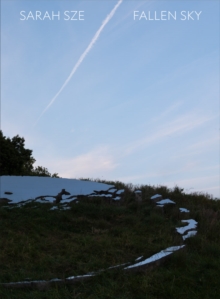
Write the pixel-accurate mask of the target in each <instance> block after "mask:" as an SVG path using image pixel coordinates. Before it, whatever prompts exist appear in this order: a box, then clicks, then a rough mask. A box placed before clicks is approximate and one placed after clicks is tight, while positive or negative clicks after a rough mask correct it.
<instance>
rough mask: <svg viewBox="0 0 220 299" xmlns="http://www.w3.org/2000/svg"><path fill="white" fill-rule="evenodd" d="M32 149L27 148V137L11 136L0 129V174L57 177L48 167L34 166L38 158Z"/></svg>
mask: <svg viewBox="0 0 220 299" xmlns="http://www.w3.org/2000/svg"><path fill="white" fill-rule="evenodd" d="M32 152H33V151H32V150H30V149H26V148H25V139H24V138H23V137H20V136H19V135H16V136H14V137H13V138H11V139H10V138H9V137H6V136H4V135H3V132H2V130H0V175H19V176H20V175H22V176H24V175H25V176H46V177H56V178H58V177H59V176H58V174H57V173H54V174H51V173H50V172H49V171H48V169H47V168H46V167H43V166H37V167H34V165H33V164H34V163H35V162H36V160H35V159H34V157H33V156H32Z"/></svg>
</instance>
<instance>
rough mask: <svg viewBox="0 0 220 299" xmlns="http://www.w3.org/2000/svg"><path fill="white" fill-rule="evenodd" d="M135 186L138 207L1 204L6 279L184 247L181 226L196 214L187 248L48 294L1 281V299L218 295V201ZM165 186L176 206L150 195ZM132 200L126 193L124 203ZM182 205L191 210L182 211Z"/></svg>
mask: <svg viewBox="0 0 220 299" xmlns="http://www.w3.org/2000/svg"><path fill="white" fill-rule="evenodd" d="M103 182H105V183H107V182H106V181H103ZM118 183H119V182H118ZM121 184H122V185H123V183H121ZM125 187H126V186H125ZM127 188H128V189H129V187H128V185H127ZM130 188H131V189H137V188H140V189H141V190H142V194H143V203H142V205H141V206H140V208H139V209H136V210H135V209H130V207H129V205H130V203H129V204H128V205H127V204H125V205H123V206H115V207H113V206H109V205H99V204H94V203H87V202H79V203H78V204H75V203H72V204H70V209H69V210H66V211H65V210H53V211H50V208H51V205H50V204H45V203H44V204H39V203H33V202H32V203H29V204H27V205H26V206H24V207H20V208H13V209H11V208H8V209H7V208H5V207H0V235H1V239H0V252H1V256H0V268H1V271H0V282H9V281H23V280H24V279H27V278H29V279H30V280H37V279H46V280H48V279H51V278H65V277H68V276H70V275H71V276H72V275H81V274H82V275H83V274H86V273H88V272H90V271H93V270H94V271H96V270H99V269H106V268H107V267H109V266H114V265H118V264H121V263H123V262H127V261H134V259H136V258H137V257H139V256H142V255H144V257H146V258H147V257H149V256H151V255H152V254H154V253H156V252H159V251H160V250H161V249H164V248H166V247H167V246H170V245H171V246H175V245H180V244H181V242H182V238H181V236H179V235H178V234H177V233H176V231H175V227H177V226H180V225H181V219H189V218H192V219H195V220H196V221H198V234H197V235H196V236H195V237H193V238H189V239H187V240H186V241H185V242H184V243H185V244H186V248H185V249H184V250H183V251H180V252H176V253H174V254H173V255H172V256H170V258H169V259H168V260H167V261H166V262H165V263H164V264H162V265H160V266H159V267H157V268H155V269H151V270H149V271H147V270H146V272H145V271H143V272H140V273H133V272H131V273H125V271H121V270H120V269H117V268H116V269H112V270H111V271H106V272H105V271H103V272H101V273H100V274H99V275H97V276H94V277H92V278H91V279H90V280H88V281H86V282H78V283H76V284H75V285H73V286H72V285H66V286H62V287H57V286H55V287H52V288H50V289H47V290H45V291H44V292H42V291H41V290H34V289H27V290H25V289H21V290H18V289H5V288H3V287H1V286H0V298H4V299H13V298H15V299H19V298H22V299H29V298H34V299H40V298H42V299H43V298H44V299H47V298H48V299H49V298H57V299H59V298H60V299H61V298H71V299H72V298H77V299H83V298H90V299H99V298H100V299H103V298H104V299H105V298H106V299H107V298H109V299H110V298H117V299H125V298H126V299H133V298H140V299H160V298H161V299H162V298H163V299H176V298H178V299H187V298H189V299H200V298H204V299H217V298H220V288H219V285H220V276H219V272H220V254H219V252H220V238H219V230H220V201H219V200H210V197H209V196H208V195H205V194H201V193H194V194H184V193H183V192H182V191H183V190H182V189H181V188H178V187H175V188H174V189H173V190H171V189H169V188H166V187H165V186H156V187H154V186H147V185H142V186H130ZM159 190H161V191H163V192H164V193H165V194H166V195H167V196H169V198H170V199H171V200H174V198H175V202H176V205H175V207H173V208H172V209H164V212H163V213H161V211H158V210H157V209H155V206H154V205H153V204H152V201H151V200H150V197H151V196H152V195H154V194H156V193H159ZM130 192H131V190H130ZM127 196H129V193H128V190H127V193H126V197H127ZM129 201H130V200H127V198H126V200H125V203H126V202H129ZM61 207H62V204H60V208H61ZM180 207H184V208H187V209H189V210H190V213H189V214H188V213H187V214H185V213H180V212H179V208H180Z"/></svg>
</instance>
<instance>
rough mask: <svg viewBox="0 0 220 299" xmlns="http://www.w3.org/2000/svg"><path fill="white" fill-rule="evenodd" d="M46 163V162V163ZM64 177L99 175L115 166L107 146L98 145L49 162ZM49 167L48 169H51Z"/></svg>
mask: <svg viewBox="0 0 220 299" xmlns="http://www.w3.org/2000/svg"><path fill="white" fill-rule="evenodd" d="M47 164H48V163H47ZM49 164H50V165H51V167H52V166H53V168H54V169H57V172H58V173H59V175H60V176H61V177H64V178H79V177H85V178H88V177H93V178H94V177H95V178H97V177H101V176H103V175H104V174H106V173H109V172H110V171H112V170H113V169H115V168H116V167H117V164H116V163H115V161H114V158H113V156H112V155H111V154H110V151H109V149H108V148H107V147H99V148H96V149H94V150H92V151H90V152H88V153H85V154H82V155H79V156H76V157H75V158H73V159H62V158H61V159H59V162H57V161H53V162H49ZM51 167H50V168H49V169H51Z"/></svg>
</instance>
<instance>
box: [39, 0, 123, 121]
mask: <svg viewBox="0 0 220 299" xmlns="http://www.w3.org/2000/svg"><path fill="white" fill-rule="evenodd" d="M122 1H123V0H119V1H118V3H117V4H116V5H115V7H114V8H113V9H112V11H111V12H110V14H108V15H107V17H106V18H105V20H104V21H103V22H102V25H101V26H100V28H99V29H98V31H97V32H96V34H95V35H94V37H93V38H92V40H91V42H90V44H89V45H88V47H87V48H86V50H85V51H84V52H83V53H82V55H81V56H80V58H79V60H78V61H77V63H76V64H75V66H74V68H73V70H72V72H71V73H70V75H69V77H68V78H67V79H66V81H65V82H64V83H63V85H62V87H61V88H60V90H59V91H58V93H57V94H56V95H55V96H54V97H53V98H52V100H51V101H50V103H49V104H48V105H47V107H46V108H45V109H44V110H43V112H42V113H41V115H40V116H39V118H38V119H37V121H36V123H35V125H36V124H37V123H38V121H39V119H40V118H41V116H42V115H43V114H44V113H45V112H46V111H47V110H48V109H49V108H50V106H51V105H52V104H53V102H54V101H55V100H56V98H57V97H58V96H59V94H60V93H61V92H62V90H63V89H64V88H65V86H66V85H67V84H68V83H69V81H70V79H71V78H72V76H73V75H74V74H75V72H76V70H77V69H78V67H79V66H80V64H81V63H82V62H83V60H84V58H85V57H86V55H87V54H88V53H89V51H90V50H91V49H92V47H93V45H94V44H95V42H96V41H97V39H98V38H99V35H100V34H101V32H102V30H103V29H104V27H105V26H106V25H107V24H108V22H109V21H110V20H111V18H112V17H113V16H114V14H115V12H116V10H117V8H118V7H119V5H120V4H121V3H122Z"/></svg>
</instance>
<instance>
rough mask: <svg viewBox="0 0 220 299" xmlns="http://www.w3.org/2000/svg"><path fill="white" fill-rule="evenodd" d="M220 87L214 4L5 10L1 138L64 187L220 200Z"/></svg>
mask: <svg viewBox="0 0 220 299" xmlns="http://www.w3.org/2000/svg"><path fill="white" fill-rule="evenodd" d="M116 5H118V6H116ZM21 11H23V13H22V15H23V16H22V15H21ZM36 11H38V12H40V13H41V18H42V20H40V19H39V18H38V19H37V20H36ZM65 11H69V12H70V13H68V15H69V16H70V17H72V16H73V14H75V13H71V11H77V12H78V13H76V14H75V16H74V18H79V11H83V13H82V14H83V17H82V18H83V20H72V21H71V20H64V17H65V15H64V12H65ZM134 11H136V15H138V17H136V18H135V19H134ZM30 12H31V14H29V13H30ZM46 12H47V13H48V15H49V17H45V18H44V19H43V16H44V15H45V13H46ZM52 12H54V14H60V19H59V20H58V17H54V19H52ZM110 12H112V16H111V18H109V19H108V17H107V16H108V15H109V14H110ZM143 12H144V13H145V15H146V18H147V19H145V18H144V17H142V18H141V19H140V16H141V14H142V13H143ZM155 12H156V16H155ZM169 12H170V13H172V14H173V15H174V14H176V19H174V18H172V17H170V19H168V13H169ZM181 12H182V14H183V15H187V12H190V13H191V15H190V16H191V18H189V20H181ZM195 12H197V13H199V12H201V13H200V15H199V17H197V15H196V13H195ZM66 14H67V13H66ZM149 14H150V17H149ZM28 15H29V16H30V17H29V18H28ZM31 15H32V16H33V17H31ZM162 15H163V16H162ZM183 15H182V18H183ZM142 16H143V14H142ZM66 18H67V17H66ZM106 18H107V19H106ZM149 18H151V19H152V20H149ZM162 18H163V20H162ZM21 19H24V20H21ZM33 19H34V20H33ZM155 19H159V20H155ZM104 20H105V21H106V24H105V26H104V27H103V28H101V26H102V25H103V21H104ZM100 28H101V29H100ZM100 30H101V31H100ZM97 32H99V35H98V37H97V36H96V34H97ZM91 41H95V42H94V44H93V45H92V46H91V47H90V46H89V45H91ZM86 50H87V52H86V55H84V56H83V53H84V54H85V51H86ZM80 57H81V58H82V59H81V61H80V63H79V59H80ZM77 63H79V65H78V67H77V68H76V70H75V71H74V74H73V75H72V77H71V78H70V80H69V82H68V83H67V84H66V85H65V87H64V88H63V90H62V91H61V92H60V94H59V95H58V96H57V97H56V98H55V100H54V97H55V96H56V95H57V93H58V92H59V91H60V89H61V88H62V86H63V84H64V83H65V82H66V80H67V78H68V77H69V75H70V74H71V72H72V71H73V69H74V67H75V66H76V65H77ZM219 79H220V78H219V1H212V0H207V1H185V0H184V1H181V0H179V1H160V0H158V1H138V0H136V1H128V0H124V1H114V0H106V1H93V0H89V1H77V0H76V1H63V0H62V1H50V0H47V1H39V0H29V1H28V0H26V1H22V0H20V1H18V0H16V1H13V0H10V1H8V0H7V1H6V0H3V1H1V129H2V130H3V133H4V135H6V136H9V137H13V136H15V135H17V134H18V135H20V136H22V137H24V138H25V144H26V147H27V148H29V149H32V150H33V156H34V158H35V159H36V163H35V166H37V165H41V166H44V167H47V168H48V170H49V171H50V172H51V173H54V172H57V173H58V174H59V175H60V176H61V177H63V178H82V177H84V178H88V177H90V178H100V179H106V180H120V181H123V182H127V183H133V184H150V185H166V186H168V187H170V188H172V187H174V186H175V185H178V186H180V187H182V188H184V189H185V190H186V191H187V192H200V191H201V192H208V193H210V194H213V195H214V196H215V197H219V198H220V186H219V181H220V177H219V174H220V172H219V150H220V149H219V119H220V118H219ZM49 105H50V106H49Z"/></svg>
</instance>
